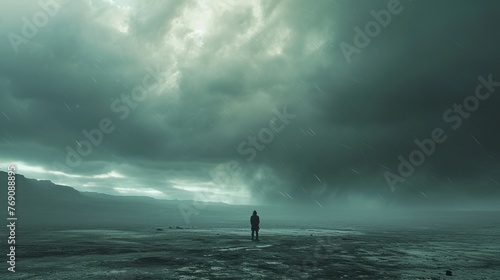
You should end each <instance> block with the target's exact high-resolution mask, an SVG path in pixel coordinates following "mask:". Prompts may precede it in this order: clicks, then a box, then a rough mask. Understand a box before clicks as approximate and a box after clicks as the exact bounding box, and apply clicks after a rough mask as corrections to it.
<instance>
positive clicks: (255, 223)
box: [250, 215, 260, 230]
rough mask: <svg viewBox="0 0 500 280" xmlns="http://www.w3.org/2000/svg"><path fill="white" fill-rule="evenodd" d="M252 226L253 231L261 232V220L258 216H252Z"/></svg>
mask: <svg viewBox="0 0 500 280" xmlns="http://www.w3.org/2000/svg"><path fill="white" fill-rule="evenodd" d="M250 224H251V225H252V230H259V224H260V219H259V216H258V215H252V216H251V217H250Z"/></svg>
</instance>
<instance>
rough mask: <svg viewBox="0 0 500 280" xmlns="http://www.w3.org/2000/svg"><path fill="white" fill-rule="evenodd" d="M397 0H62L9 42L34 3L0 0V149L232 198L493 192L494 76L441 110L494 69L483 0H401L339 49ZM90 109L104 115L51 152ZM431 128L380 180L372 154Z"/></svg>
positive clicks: (491, 29) (189, 193) (382, 167)
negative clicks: (399, 178) (361, 39)
mask: <svg viewBox="0 0 500 280" xmlns="http://www.w3.org/2000/svg"><path fill="white" fill-rule="evenodd" d="M396 2H397V1H370V2H366V1H310V2H307V3H306V2H303V1H249V2H239V1H225V2H224V1H219V2H211V1H206V2H204V1H137V2H135V1H130V2H127V1H120V2H117V4H112V3H109V2H107V1H74V2H70V3H67V4H64V5H61V6H60V7H59V10H58V12H57V13H56V14H55V15H54V16H53V17H48V19H49V20H48V22H47V24H46V25H45V26H43V27H40V28H38V31H37V32H36V35H35V36H33V37H32V38H29V39H28V40H27V42H23V43H22V44H20V45H19V46H18V52H17V53H16V51H15V49H14V48H13V46H12V44H11V42H10V40H9V39H8V34H9V33H12V32H13V33H16V34H18V35H19V36H23V34H22V28H23V19H22V18H23V17H26V18H27V19H28V20H32V18H33V15H34V14H35V13H37V12H39V11H44V9H43V7H41V6H39V4H38V2H37V1H30V4H29V5H26V4H22V5H21V4H12V3H3V4H1V5H2V7H1V8H2V9H1V10H2V25H1V27H0V31H1V34H2V36H4V37H3V38H4V39H3V40H2V41H1V43H0V52H1V58H0V61H1V68H0V81H1V88H0V91H1V96H2V103H1V105H0V112H1V114H0V123H1V130H0V131H1V132H0V135H1V136H2V138H0V147H1V150H2V162H3V163H5V164H6V163H9V162H12V161H15V162H19V163H20V164H21V165H22V166H24V167H25V169H26V172H25V173H26V174H27V175H28V174H29V173H30V172H31V174H33V177H40V178H49V179H53V180H55V181H56V182H60V183H65V184H69V185H73V186H75V187H77V188H78V189H80V190H91V191H100V192H107V193H117V192H119V193H122V194H134V195H136V194H140V193H141V191H144V194H149V195H157V196H159V197H168V198H181V199H189V198H192V197H193V193H195V192H196V190H199V191H204V192H205V193H206V197H207V198H210V199H211V200H215V201H226V202H234V203H250V202H251V203H270V202H275V201H278V202H288V203H311V205H314V206H317V205H319V204H317V203H316V202H315V200H316V201H318V202H319V203H320V204H322V205H327V204H340V203H347V204H353V205H354V206H359V207H361V206H362V205H360V204H366V205H369V206H373V205H385V204H401V203H402V204H409V203H417V204H424V205H427V204H433V205H434V204H438V202H439V201H442V200H443V198H446V199H448V200H450V199H452V198H456V199H457V200H460V201H464V200H465V199H466V198H467V197H471V196H473V197H472V198H473V199H474V200H477V199H481V198H482V197H485V196H489V197H495V196H496V197H497V196H498V189H499V188H500V186H499V185H498V182H500V174H499V173H498V158H499V157H500V155H499V152H500V151H499V150H498V148H497V145H495V143H497V142H498V128H497V127H496V126H497V124H498V121H500V120H499V115H498V113H496V108H497V107H498V105H499V102H500V98H499V97H498V94H497V93H498V91H500V89H499V90H497V92H494V93H492V95H491V97H490V98H488V99H487V100H485V101H482V102H481V104H480V105H479V108H478V109H477V110H476V111H474V112H473V113H471V116H470V118H468V119H464V120H463V125H462V126H461V127H460V128H459V129H457V130H453V129H451V128H450V127H451V124H450V123H449V122H446V121H444V120H443V113H444V112H446V110H448V109H450V108H451V109H453V104H454V103H462V102H463V100H464V98H466V97H467V96H470V95H473V94H474V91H475V88H476V86H477V85H478V84H479V81H478V79H477V77H478V76H483V77H485V78H486V77H488V75H490V74H492V77H493V80H494V81H498V80H500V72H499V71H498V65H499V63H498V62H499V59H498V51H497V50H498V49H499V47H500V40H499V39H498V36H494V34H495V28H496V26H497V25H496V24H495V22H496V20H495V18H496V17H495V15H494V11H495V9H498V7H499V4H497V3H496V2H495V1H482V2H481V3H470V2H467V1H440V2H438V3H434V2H431V1H417V2H415V1H413V2H411V1H400V2H399V4H398V5H399V7H400V8H401V9H402V10H401V11H400V12H399V13H397V14H393V15H392V16H391V20H390V23H389V24H388V25H387V26H386V27H383V28H381V29H380V32H379V34H378V35H376V36H374V37H373V38H370V39H371V40H370V43H369V44H368V45H367V46H366V47H365V48H362V49H361V51H360V52H359V53H355V54H352V56H351V57H350V58H351V61H350V63H349V61H348V60H347V59H346V56H345V53H344V52H343V51H342V49H341V48H340V44H341V43H343V42H344V43H347V44H351V45H354V44H355V34H356V33H355V30H354V28H355V27H360V28H361V29H364V28H365V26H366V24H367V23H369V22H371V21H373V20H374V18H373V15H372V13H371V11H372V10H373V11H375V12H379V11H381V10H385V9H387V7H388V3H393V4H394V3H396ZM396 4H397V3H396ZM148 77H149V78H150V79H149V78H148ZM145 79H149V80H148V81H149V84H150V85H152V84H151V83H154V84H155V85H156V87H155V88H154V89H151V90H147V92H146V94H145V95H144V98H143V100H142V98H141V100H137V99H135V98H134V97H133V95H132V92H133V91H134V89H136V88H137V87H138V86H143V85H145V83H144V80H145ZM144 87H146V86H144ZM285 107H286V110H287V111H288V112H290V113H291V114H294V115H297V117H295V118H293V119H290V122H289V123H288V124H286V125H285V127H284V129H283V130H281V131H280V132H279V133H274V134H273V136H272V137H273V140H272V141H270V143H265V145H264V149H263V150H260V151H259V150H258V149H257V148H254V152H255V153H256V156H255V159H253V160H248V159H249V155H250V153H241V152H239V151H238V146H239V145H240V144H241V143H242V142H249V138H248V137H252V136H255V137H257V139H258V141H261V140H260V139H259V138H258V137H259V132H260V131H263V130H265V129H269V128H270V121H271V120H273V117H274V116H275V113H274V112H273V110H278V111H281V112H282V111H283V110H285V109H284V108H285ZM103 119H109V120H110V121H111V124H112V126H113V128H114V129H113V130H112V132H110V133H102V135H103V137H102V144H100V145H98V146H93V147H92V152H91V153H90V154H89V155H87V156H81V163H79V164H75V166H73V165H68V163H67V162H66V157H67V156H68V150H67V149H66V147H70V148H71V149H73V150H75V151H76V150H77V149H78V148H79V146H80V145H81V144H82V143H80V142H82V140H85V139H86V138H85V136H84V135H83V134H82V131H83V130H86V131H95V129H98V128H99V126H100V122H101V121H102V120H103ZM277 125H279V123H278V124H277ZM435 128H443V130H444V131H445V132H446V134H447V136H448V140H447V141H446V142H445V143H443V144H440V145H438V146H437V148H436V152H435V153H434V154H433V155H432V156H430V157H428V158H427V159H426V161H425V163H424V164H423V165H421V166H419V167H417V168H415V172H414V173H413V174H412V175H411V176H410V177H408V178H407V179H406V181H405V182H404V183H401V184H398V185H397V187H396V191H395V192H394V193H393V192H391V190H390V188H389V186H388V184H387V182H386V179H385V177H384V172H386V171H391V172H393V173H395V174H397V168H398V164H399V161H398V156H399V155H402V156H404V157H408V155H409V154H410V152H411V151H413V150H414V149H415V148H416V146H415V143H414V141H415V139H419V140H422V139H424V138H429V137H431V132H432V131H433V129H435ZM84 144H85V143H84ZM261 144H263V143H261ZM231 161H234V162H236V166H235V167H234V166H233V167H234V168H229V169H228V168H226V167H227V163H228V162H231ZM54 162H58V163H59V167H61V166H63V167H64V166H65V168H64V169H61V168H59V170H58V168H56V167H54V165H53V163H54ZM214 170H216V171H217V172H215V173H214ZM221 170H222V171H221ZM58 171H59V172H60V171H64V174H61V173H59V172H58ZM19 172H20V173H23V171H22V168H19ZM214 174H215V175H214ZM155 191H157V192H155ZM158 193H160V194H161V195H158ZM492 194H495V196H492ZM292 198H293V199H292ZM471 201H472V200H471Z"/></svg>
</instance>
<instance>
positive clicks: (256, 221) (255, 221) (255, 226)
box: [250, 210, 260, 241]
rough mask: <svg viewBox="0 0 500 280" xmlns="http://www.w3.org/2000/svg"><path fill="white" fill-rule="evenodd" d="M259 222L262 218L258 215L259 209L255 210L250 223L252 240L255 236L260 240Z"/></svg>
mask: <svg viewBox="0 0 500 280" xmlns="http://www.w3.org/2000/svg"><path fill="white" fill-rule="evenodd" d="M259 224H260V219H259V216H258V215H257V211H255V210H253V215H252V216H251V217H250V225H252V240H253V237H254V233H255V237H256V239H255V240H256V241H259Z"/></svg>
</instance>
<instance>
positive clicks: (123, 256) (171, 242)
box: [8, 226, 500, 279]
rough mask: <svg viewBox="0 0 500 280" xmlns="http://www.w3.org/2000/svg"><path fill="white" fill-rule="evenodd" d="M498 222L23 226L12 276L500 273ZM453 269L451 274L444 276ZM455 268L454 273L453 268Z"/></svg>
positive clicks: (463, 275) (339, 276)
mask: <svg viewBox="0 0 500 280" xmlns="http://www.w3.org/2000/svg"><path fill="white" fill-rule="evenodd" d="M498 233H499V231H498V228H496V227H492V226H477V227H470V226H467V227H465V226H462V227H460V226H454V227H441V228H439V229H436V228H434V227H412V228H410V227H398V228H390V227H383V228H382V227H381V228H377V227H367V228H364V229H360V228H358V229H356V228H352V227H351V228H332V229H314V228H313V229H306V228H303V229H296V230H294V229H285V228H270V229H262V230H261V232H260V235H261V241H260V242H255V241H254V242H253V241H251V240H250V232H249V230H247V229H245V230H243V229H238V228H197V229H194V228H189V229H176V228H175V227H174V228H169V227H158V228H156V227H154V228H153V227H148V228H142V229H79V230H67V229H66V230H59V229H44V230H30V231H19V233H18V237H17V238H18V241H17V243H18V245H17V249H18V250H17V262H16V272H15V273H10V274H9V275H8V276H9V279H500V271H499V270H498V268H499V267H500V258H499V256H500V236H499V234H498ZM448 270H449V271H450V272H451V274H452V276H447V275H446V272H447V271H448ZM450 272H449V273H450Z"/></svg>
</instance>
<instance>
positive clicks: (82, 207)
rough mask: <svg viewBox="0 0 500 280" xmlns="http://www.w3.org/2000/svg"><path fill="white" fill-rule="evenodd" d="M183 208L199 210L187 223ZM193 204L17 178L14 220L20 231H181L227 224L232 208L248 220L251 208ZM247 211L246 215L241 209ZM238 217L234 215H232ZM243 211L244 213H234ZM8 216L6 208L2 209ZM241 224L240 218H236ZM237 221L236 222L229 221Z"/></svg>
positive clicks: (1, 180)
mask: <svg viewBox="0 0 500 280" xmlns="http://www.w3.org/2000/svg"><path fill="white" fill-rule="evenodd" d="M0 186H2V187H1V200H2V203H1V204H2V205H6V203H4V202H6V201H7V173H6V172H3V171H0ZM179 205H182V206H183V207H182V208H183V209H184V210H185V211H189V210H193V211H198V212H197V213H198V214H196V215H190V216H189V223H186V222H185V220H184V217H183V215H182V214H181V210H180V209H179ZM193 205H194V204H193V202H192V201H177V200H159V199H154V198H151V197H131V196H113V195H107V194H101V193H93V192H79V191H77V190H75V189H73V188H71V187H68V186H61V185H57V184H54V183H52V182H51V181H47V180H36V179H28V178H26V177H24V176H23V175H20V174H17V175H16V207H15V208H16V216H17V218H18V225H19V226H20V227H23V226H24V227H31V226H37V227H40V226H43V227H59V226H64V227H65V228H67V227H68V226H71V227H96V226H98V227H121V226H129V225H130V226H146V225H147V226H160V227H161V226H177V225H179V226H181V227H186V226H188V227H190V226H196V225H199V224H200V223H210V221H214V220H219V221H220V220H225V219H226V218H225V217H224V213H227V210H228V209H229V208H231V209H233V208H234V209H241V210H242V211H241V217H245V219H244V221H245V222H246V216H247V215H249V214H248V213H249V211H250V210H248V209H246V208H248V207H247V206H232V205H226V204H222V203H213V204H208V205H207V206H206V207H205V208H204V209H196V208H194V207H193ZM243 209H245V210H243ZM229 212H235V211H229ZM236 212H240V210H238V211H236ZM0 214H1V215H2V216H3V217H6V216H7V207H1V208H0ZM235 219H239V218H235ZM229 220H234V219H229Z"/></svg>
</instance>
